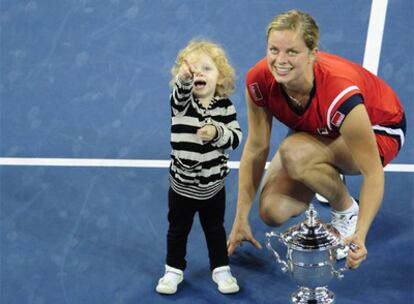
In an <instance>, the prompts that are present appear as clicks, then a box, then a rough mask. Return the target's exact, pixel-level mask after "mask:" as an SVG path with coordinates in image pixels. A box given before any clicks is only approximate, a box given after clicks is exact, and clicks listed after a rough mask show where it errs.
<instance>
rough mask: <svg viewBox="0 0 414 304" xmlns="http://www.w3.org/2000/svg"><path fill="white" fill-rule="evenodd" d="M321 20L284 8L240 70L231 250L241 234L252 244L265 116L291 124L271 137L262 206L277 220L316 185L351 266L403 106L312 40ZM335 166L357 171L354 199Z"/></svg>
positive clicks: (398, 137) (378, 195) (306, 199)
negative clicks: (239, 146)
mask: <svg viewBox="0 0 414 304" xmlns="http://www.w3.org/2000/svg"><path fill="white" fill-rule="evenodd" d="M318 38H319V29H318V26H317V24H316V22H315V20H314V19H313V18H312V17H311V16H310V15H309V14H307V13H304V12H299V11H297V10H291V11H288V12H285V13H282V14H280V15H278V16H276V17H275V18H274V19H273V20H272V21H271V22H270V24H269V26H268V28H267V52H266V57H265V58H263V59H261V60H260V61H259V62H258V63H257V64H256V65H255V66H254V67H252V68H251V69H250V70H249V72H248V73H247V77H246V100H247V111H248V123H249V132H248V136H247V140H246V145H245V146H244V150H243V154H242V158H241V161H240V171H239V187H238V189H239V194H238V202H237V212H236V217H235V219H234V223H233V228H232V231H231V233H230V236H229V243H228V251H229V254H232V252H233V251H234V250H235V248H236V247H237V246H239V245H240V244H241V243H242V242H243V241H246V240H247V241H249V242H251V243H252V244H253V245H254V246H255V247H257V248H260V247H261V245H260V243H259V242H258V241H257V240H256V239H255V238H254V237H253V234H252V231H251V229H250V225H249V221H248V215H249V212H250V209H251V206H252V204H253V200H254V197H255V194H256V191H257V189H258V186H259V183H260V181H261V178H262V175H263V173H264V167H265V163H266V161H267V157H268V154H269V146H270V144H269V143H270V134H271V130H272V119H273V117H275V118H276V119H278V120H279V121H280V122H282V123H284V124H285V125H286V126H287V127H289V128H290V129H291V130H292V132H291V133H292V134H291V135H289V136H288V137H287V138H285V140H284V141H283V142H282V143H281V145H280V146H279V149H278V151H277V153H276V154H275V155H274V157H273V159H272V161H271V163H270V166H269V168H268V170H267V171H266V174H265V175H264V177H263V181H262V189H261V193H260V216H261V218H262V220H263V221H264V222H265V223H266V224H268V225H272V226H279V225H282V224H283V223H285V222H286V221H287V220H288V219H290V218H291V217H294V216H297V215H299V214H301V213H302V212H303V211H305V210H306V209H307V208H308V206H309V203H310V201H311V200H312V198H313V196H314V194H315V193H320V194H321V195H323V196H324V197H326V198H327V199H328V201H329V203H330V205H331V207H332V225H333V226H334V227H335V228H337V230H338V231H339V232H340V234H341V238H342V239H343V242H344V243H345V244H350V243H351V242H352V243H353V245H354V246H349V247H351V248H354V249H353V250H350V251H349V252H348V251H347V250H343V251H342V250H338V251H337V252H336V257H337V259H340V258H344V257H347V261H346V263H347V265H348V266H349V267H351V268H356V267H358V266H359V265H360V263H361V262H362V261H363V260H364V259H365V258H366V257H367V253H368V251H367V248H366V246H365V239H366V236H367V234H368V231H369V228H370V226H371V223H372V221H373V219H374V217H375V216H376V214H377V212H378V209H379V207H380V205H381V201H382V197H383V192H384V170H383V166H385V165H387V164H388V163H389V162H390V161H391V160H392V159H393V158H395V156H396V155H397V154H398V151H399V150H400V148H401V147H402V145H403V143H404V137H405V118H404V109H403V107H402V105H401V103H400V101H399V98H398V96H397V95H396V94H395V93H394V91H393V90H392V89H391V88H390V87H389V86H388V85H387V84H386V83H385V82H384V81H383V80H381V79H380V78H378V77H377V76H375V75H373V74H372V73H370V72H369V71H367V70H366V69H364V68H363V67H362V66H360V65H358V64H356V63H353V62H351V61H349V60H346V59H344V58H341V57H339V56H336V55H333V54H329V53H326V52H320V51H319V50H318ZM340 174H345V175H348V174H349V175H359V174H360V175H362V179H363V182H362V186H361V191H360V195H359V205H358V204H357V201H356V200H355V199H354V198H352V197H351V195H350V193H349V192H348V189H347V188H346V187H345V185H344V183H343V181H342V180H341V178H340Z"/></svg>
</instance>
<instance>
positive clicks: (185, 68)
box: [178, 59, 194, 81]
mask: <svg viewBox="0 0 414 304" xmlns="http://www.w3.org/2000/svg"><path fill="white" fill-rule="evenodd" d="M178 77H180V79H181V80H184V81H190V80H192V79H193V77H194V71H193V69H192V67H191V65H190V63H189V62H188V61H187V60H186V59H184V61H183V63H182V64H181V66H180V69H179V70H178Z"/></svg>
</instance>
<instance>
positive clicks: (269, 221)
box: [259, 196, 290, 227]
mask: <svg viewBox="0 0 414 304" xmlns="http://www.w3.org/2000/svg"><path fill="white" fill-rule="evenodd" d="M259 215H260V218H261V219H262V221H263V222H264V223H265V224H266V225H269V226H276V227H277V226H280V225H282V224H284V223H285V222H286V221H287V220H288V219H289V218H290V216H289V215H287V214H286V212H284V211H283V208H280V205H279V204H278V202H277V200H273V199H272V200H270V199H268V198H265V197H263V196H261V198H260V207H259Z"/></svg>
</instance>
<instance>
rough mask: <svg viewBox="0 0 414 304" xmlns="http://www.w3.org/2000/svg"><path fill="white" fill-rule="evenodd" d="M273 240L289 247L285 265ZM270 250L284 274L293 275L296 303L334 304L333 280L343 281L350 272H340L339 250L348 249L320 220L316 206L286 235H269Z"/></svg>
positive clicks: (311, 206) (341, 270) (337, 234)
mask: <svg viewBox="0 0 414 304" xmlns="http://www.w3.org/2000/svg"><path fill="white" fill-rule="evenodd" d="M272 237H277V238H278V240H279V241H280V242H281V243H283V244H284V245H285V246H286V247H287V252H286V258H287V261H284V260H283V259H281V258H280V255H279V254H278V253H277V251H276V250H275V249H274V248H273V247H272V245H271V239H272ZM266 247H267V248H268V249H269V251H270V252H271V253H272V254H273V255H274V256H275V258H276V261H277V263H278V264H279V265H280V268H281V270H282V271H283V272H285V273H289V274H290V275H291V277H292V279H293V280H294V281H295V283H296V284H297V285H298V289H297V290H296V291H295V292H293V293H292V297H291V300H292V303H298V304H311V303H312V304H331V303H335V294H334V293H333V292H332V291H330V290H329V289H328V283H329V282H330V281H331V280H332V278H333V277H336V278H342V277H343V274H342V273H343V272H344V271H345V270H347V268H341V269H338V270H336V269H335V264H336V259H335V250H336V249H337V248H340V247H342V248H343V247H344V245H342V244H341V243H340V235H339V232H338V231H337V230H336V229H335V228H334V227H332V226H331V225H330V224H328V225H325V224H322V223H321V222H320V220H319V219H318V213H317V212H316V210H315V208H314V207H313V205H312V204H310V205H309V208H308V210H307V211H306V219H305V220H304V221H303V222H301V223H299V224H297V225H294V226H292V227H290V228H289V229H288V230H287V231H285V232H284V233H279V232H275V231H272V232H269V233H266Z"/></svg>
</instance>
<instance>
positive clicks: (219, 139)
mask: <svg viewBox="0 0 414 304" xmlns="http://www.w3.org/2000/svg"><path fill="white" fill-rule="evenodd" d="M225 109H226V111H225V114H224V115H223V117H224V121H223V122H217V121H212V125H214V127H215V129H216V132H217V134H216V136H215V137H214V138H213V140H212V142H211V144H212V145H213V146H215V147H217V148H220V149H223V150H227V149H231V150H234V149H236V148H237V147H238V146H239V144H240V142H241V141H242V137H243V134H242V131H241V129H240V125H239V122H238V121H237V116H236V109H235V107H234V105H233V104H232V103H231V102H230V101H229V105H228V106H227V107H226V108H225ZM206 126H208V125H206Z"/></svg>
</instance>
